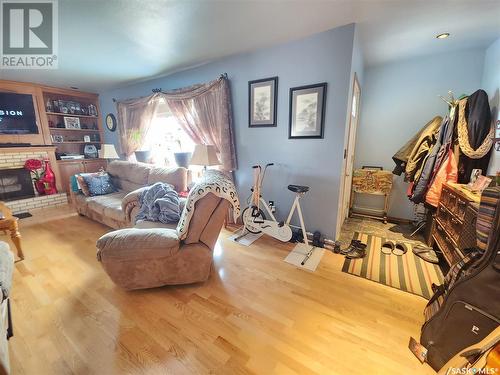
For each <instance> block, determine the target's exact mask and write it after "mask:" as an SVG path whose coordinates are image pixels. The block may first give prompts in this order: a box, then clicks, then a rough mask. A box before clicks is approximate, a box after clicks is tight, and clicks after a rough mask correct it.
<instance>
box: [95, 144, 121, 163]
mask: <svg viewBox="0 0 500 375" xmlns="http://www.w3.org/2000/svg"><path fill="white" fill-rule="evenodd" d="M99 157H100V158H101V159H120V157H119V156H118V154H117V153H116V149H115V145H113V144H107V143H103V144H102V145H101V149H100V150H99Z"/></svg>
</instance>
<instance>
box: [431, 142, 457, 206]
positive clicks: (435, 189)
mask: <svg viewBox="0 0 500 375" xmlns="http://www.w3.org/2000/svg"><path fill="white" fill-rule="evenodd" d="M445 182H457V160H456V159H455V155H453V152H452V151H451V149H448V155H447V157H446V159H445V161H444V163H443V164H442V165H441V167H440V168H439V170H438V172H437V173H436V176H435V177H434V181H433V182H432V184H431V185H430V186H429V190H428V191H427V195H426V196H425V201H426V202H427V203H428V204H430V205H432V206H434V207H437V206H438V204H439V199H440V198H441V192H442V191H443V184H444V183H445Z"/></svg>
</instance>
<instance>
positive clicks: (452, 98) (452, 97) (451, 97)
mask: <svg viewBox="0 0 500 375" xmlns="http://www.w3.org/2000/svg"><path fill="white" fill-rule="evenodd" d="M448 96H449V100H447V99H446V98H445V97H444V96H442V95H438V97H439V98H440V99H441V100H442V101H444V102H445V103H446V104H448V106H449V107H454V106H455V105H457V102H458V101H457V100H456V99H455V95H454V94H453V91H451V90H450V91H448Z"/></svg>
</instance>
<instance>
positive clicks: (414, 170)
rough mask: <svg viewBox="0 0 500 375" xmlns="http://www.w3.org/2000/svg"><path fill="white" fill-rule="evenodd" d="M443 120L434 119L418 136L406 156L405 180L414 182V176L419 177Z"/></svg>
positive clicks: (440, 118)
mask: <svg viewBox="0 0 500 375" xmlns="http://www.w3.org/2000/svg"><path fill="white" fill-rule="evenodd" d="M442 121H443V118H442V117H440V116H436V117H434V118H433V119H432V120H431V121H429V122H428V123H427V125H426V126H425V130H424V131H423V132H422V133H421V134H420V137H419V138H418V141H417V142H416V144H415V146H414V147H413V149H412V150H411V152H410V155H409V156H408V163H407V164H406V170H405V180H406V181H414V180H415V175H416V176H417V177H419V176H420V173H421V172H422V167H423V165H424V162H425V160H426V159H427V157H428V155H429V152H430V151H431V149H432V146H433V145H434V144H435V143H436V139H437V132H438V131H439V128H440V125H441V122H442Z"/></svg>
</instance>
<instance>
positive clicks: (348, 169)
mask: <svg viewBox="0 0 500 375" xmlns="http://www.w3.org/2000/svg"><path fill="white" fill-rule="evenodd" d="M360 99H361V88H360V87H359V82H358V77H357V76H356V73H355V74H354V80H353V88H352V98H351V111H350V118H349V129H348V135H347V140H346V145H345V149H344V163H343V168H342V170H343V171H344V175H343V176H342V178H343V183H342V185H341V186H342V188H341V189H342V193H341V194H342V198H341V202H340V214H339V216H338V223H337V236H338V235H339V234H340V229H341V228H342V224H343V223H344V220H345V219H346V218H347V216H348V215H349V201H350V198H351V182H352V170H353V165H354V150H355V147H356V129H357V128H358V122H359V108H360Z"/></svg>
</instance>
